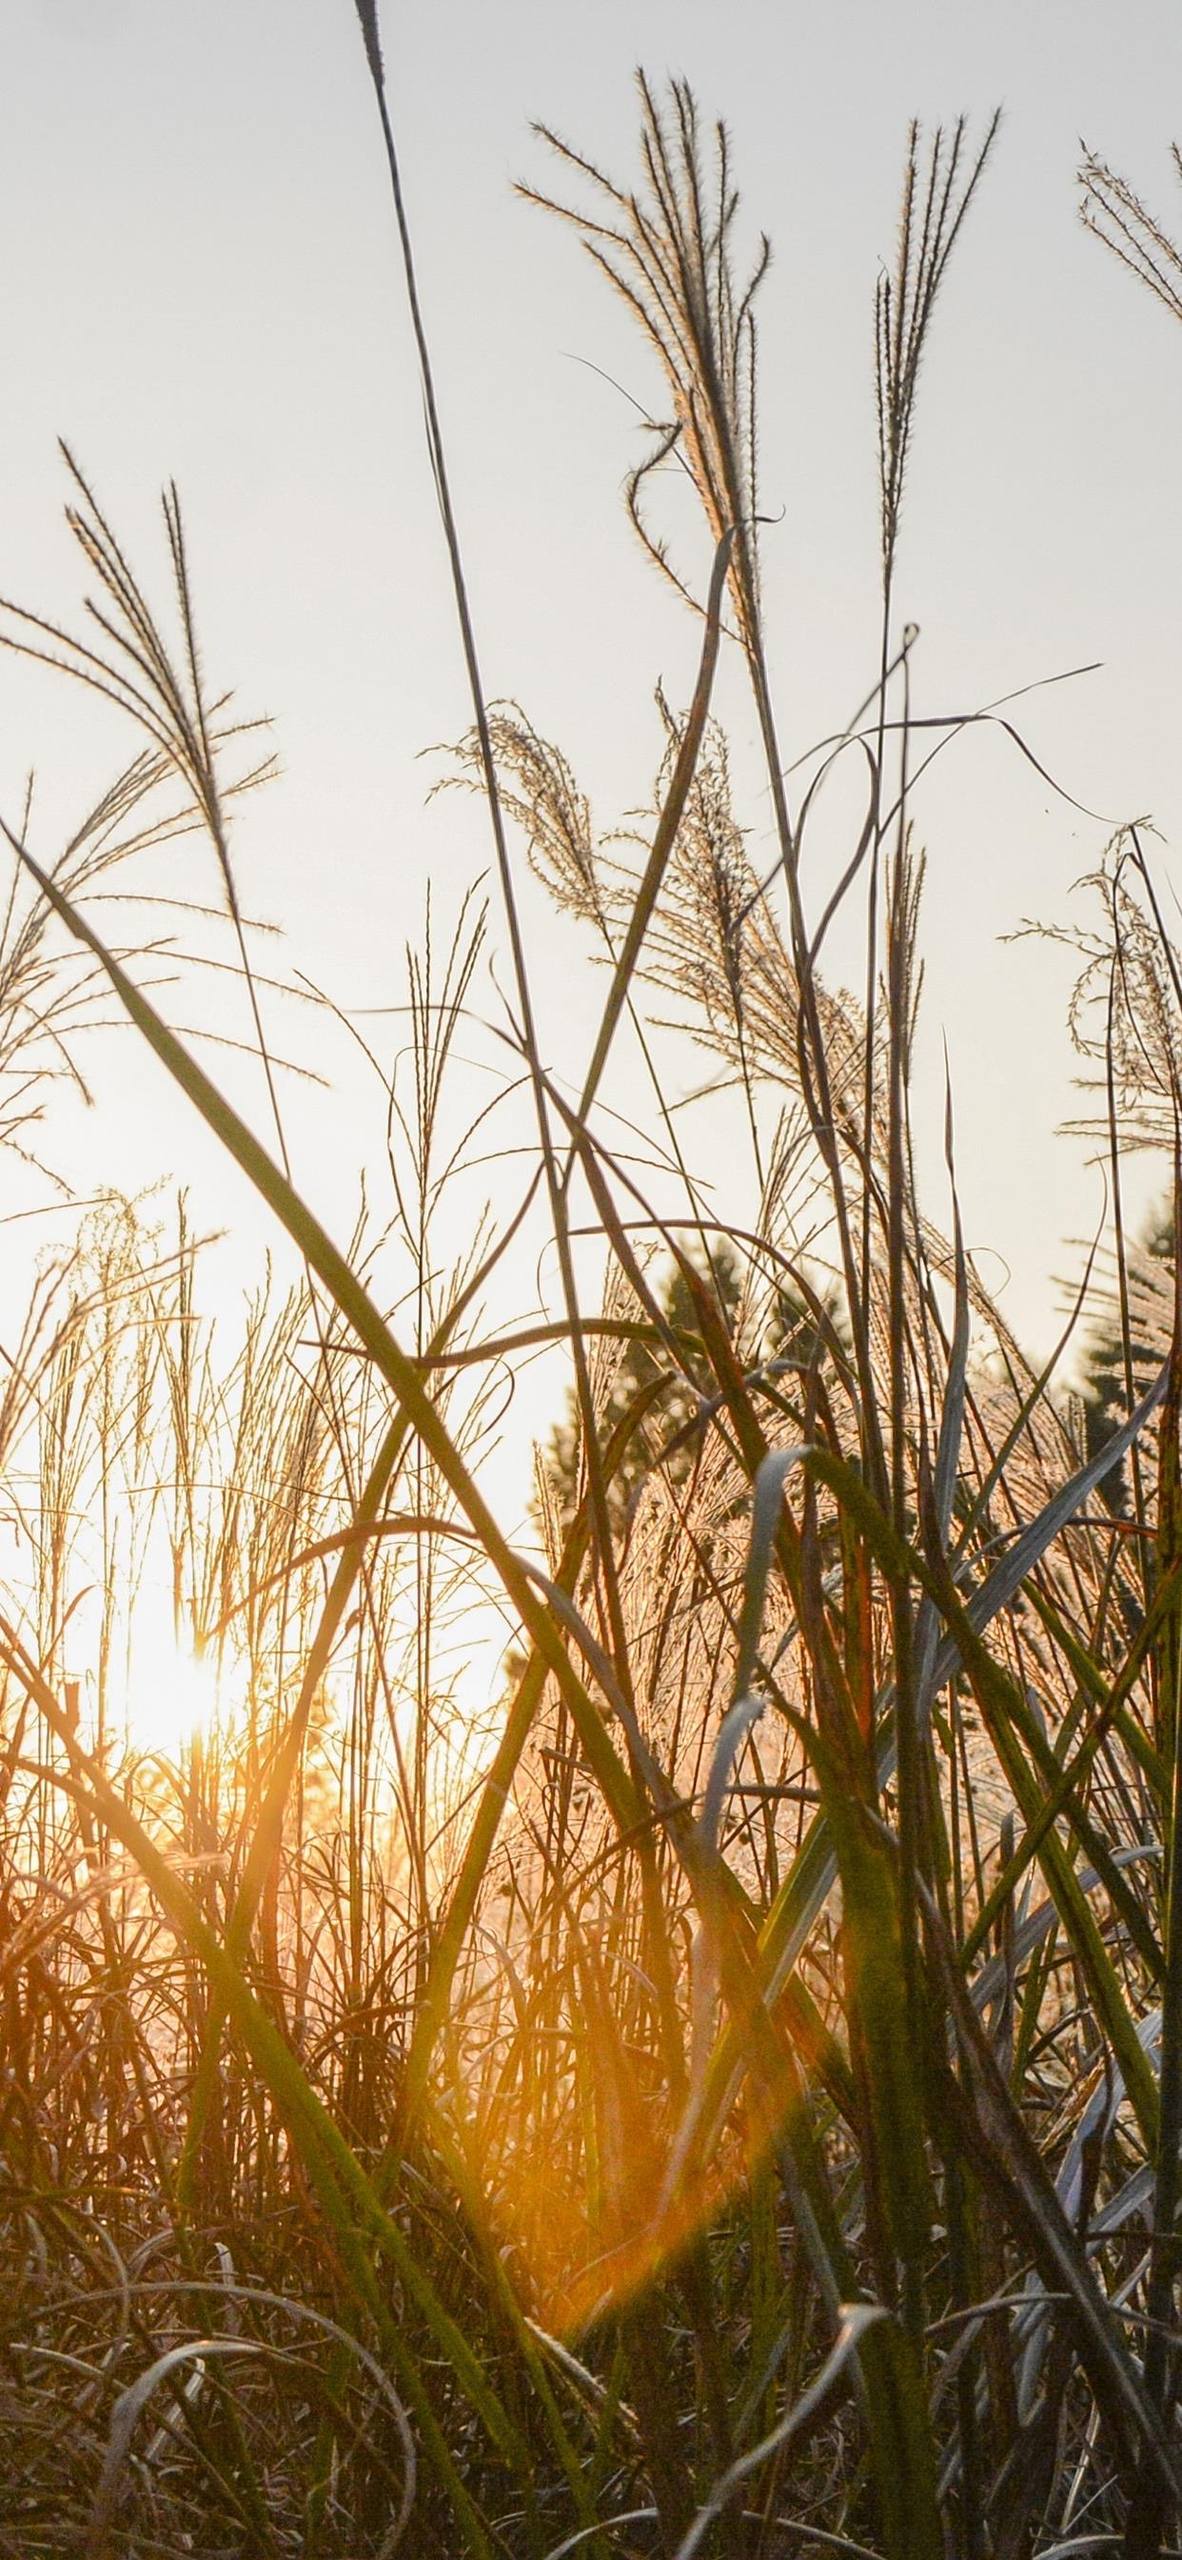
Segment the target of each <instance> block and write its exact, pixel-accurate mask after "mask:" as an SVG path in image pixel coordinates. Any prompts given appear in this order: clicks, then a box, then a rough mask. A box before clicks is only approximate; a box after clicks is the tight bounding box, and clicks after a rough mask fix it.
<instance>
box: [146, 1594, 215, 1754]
mask: <svg viewBox="0 0 1182 2560" xmlns="http://www.w3.org/2000/svg"><path fill="white" fill-rule="evenodd" d="M221 1689H222V1682H221V1674H220V1670H219V1665H218V1659H217V1655H216V1653H214V1652H212V1651H211V1652H209V1653H198V1652H196V1651H195V1650H194V1648H193V1645H192V1643H191V1641H188V1640H187V1639H186V1638H185V1636H184V1635H179V1636H178V1635H174V1633H173V1632H172V1630H171V1628H170V1629H169V1630H168V1631H167V1633H161V1632H158V1631H156V1630H155V1629H153V1630H152V1631H151V1633H149V1630H148V1628H147V1627H143V1628H141V1627H139V1626H137V1628H136V1632H135V1637H134V1640H133V1645H132V1652H131V1665H130V1670H129V1673H128V1677H127V1681H126V1686H125V1688H124V1692H123V1707H124V1715H125V1720H126V1727H127V1739H128V1741H129V1743H131V1744H132V1745H133V1746H134V1747H135V1748H136V1749H138V1750H140V1751H159V1752H162V1753H163V1754H164V1756H165V1757H166V1758H167V1759H170V1760H172V1759H177V1758H179V1757H180V1756H181V1754H182V1753H183V1752H185V1751H186V1750H187V1749H188V1747H189V1745H190V1743H191V1742H192V1741H193V1740H194V1739H195V1738H196V1737H197V1736H198V1735H200V1734H204V1733H208V1732H209V1730H210V1729H211V1727H212V1726H214V1725H215V1724H216V1723H217V1721H218V1714H219V1708H220V1705H221Z"/></svg>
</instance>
